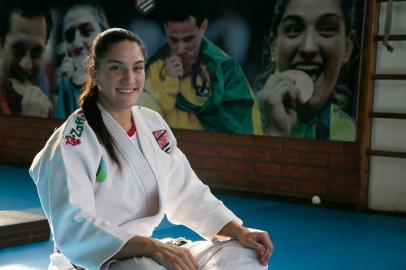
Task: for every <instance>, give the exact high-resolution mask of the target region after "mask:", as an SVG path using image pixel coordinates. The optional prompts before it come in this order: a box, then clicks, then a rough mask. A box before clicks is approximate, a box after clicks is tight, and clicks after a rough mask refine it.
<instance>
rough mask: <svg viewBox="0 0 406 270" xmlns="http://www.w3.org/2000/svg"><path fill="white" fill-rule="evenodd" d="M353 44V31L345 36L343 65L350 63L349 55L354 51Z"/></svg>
mask: <svg viewBox="0 0 406 270" xmlns="http://www.w3.org/2000/svg"><path fill="white" fill-rule="evenodd" d="M354 43H355V31H351V33H350V34H349V35H348V36H347V38H346V41H345V51H344V64H345V63H347V62H348V61H350V59H351V55H352V52H353V50H354Z"/></svg>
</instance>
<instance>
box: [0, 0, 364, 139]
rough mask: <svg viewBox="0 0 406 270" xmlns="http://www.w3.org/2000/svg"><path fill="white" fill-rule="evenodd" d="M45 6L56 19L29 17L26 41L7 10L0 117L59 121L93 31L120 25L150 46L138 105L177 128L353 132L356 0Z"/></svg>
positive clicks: (81, 74)
mask: <svg viewBox="0 0 406 270" xmlns="http://www.w3.org/2000/svg"><path fill="white" fill-rule="evenodd" d="M2 5H5V4H2ZM117 6H120V13H117V12H115V10H117V8H116V7H117ZM48 8H49V9H50V10H51V13H52V16H51V18H52V19H53V20H51V21H50V20H49V17H50V16H48V15H47V16H45V17H44V18H47V20H45V21H43V22H42V24H41V23H38V22H37V23H33V22H32V21H29V20H28V19H27V22H28V24H27V27H30V28H31V31H28V32H29V33H31V34H32V35H33V38H31V37H28V38H25V39H24V41H19V40H14V39H13V37H14V36H16V33H14V32H13V31H14V30H13V29H14V28H13V27H12V26H13V25H14V23H15V19H16V18H17V19H20V18H19V17H18V16H20V17H22V19H26V18H25V17H24V16H25V15H24V13H18V15H16V14H15V13H16V12H15V11H12V10H9V9H7V8H2V11H1V12H2V17H1V20H2V21H3V20H6V22H7V21H8V22H10V23H8V24H6V23H5V24H4V25H5V26H8V29H4V30H3V29H2V31H1V37H0V38H1V41H2V42H1V44H0V45H1V50H0V66H1V68H0V98H1V100H0V101H1V103H0V104H1V106H0V113H1V114H6V115H7V114H11V115H21V116H34V117H51V118H57V119H66V118H67V117H68V116H69V115H70V114H71V113H72V112H73V111H74V110H76V109H78V107H79V102H78V100H79V96H80V92H81V89H82V87H83V85H84V83H85V82H86V79H87V77H86V76H87V74H86V73H87V64H86V57H87V56H88V54H89V51H90V47H91V44H92V40H93V39H94V37H95V36H96V35H97V34H98V33H100V32H102V31H104V30H105V29H108V28H110V27H123V28H126V29H129V30H131V31H133V32H135V33H137V34H138V35H139V36H140V37H141V38H142V39H143V40H144V42H145V44H146V48H147V54H148V61H147V64H146V85H145V89H144V93H143V95H142V96H141V98H140V100H139V102H138V105H141V106H146V107H149V108H151V109H153V110H156V111H158V112H159V113H161V115H162V116H163V117H164V119H165V120H166V121H167V122H168V124H169V125H170V126H171V127H173V128H180V129H193V130H202V131H208V132H221V133H235V134H247V135H264V136H279V137H281V136H282V137H296V138H307V139H321V140H338V141H355V140H356V126H357V106H358V103H359V100H358V96H359V77H360V68H361V67H360V59H361V56H362V54H361V50H360V48H361V47H362V46H361V45H362V29H363V24H364V11H365V3H364V1H363V0H325V1H317V0H309V1H300V0H273V1H263V0H255V1H254V2H252V1H250V3H247V1H243V0H238V1H228V2H226V1H214V0H208V1H193V2H191V1H186V0H173V1H159V0H158V1H157V0H155V1H154V0H134V1H128V0H117V1H114V3H113V2H112V1H107V0H103V1H97V3H96V2H94V1H86V0H75V1H57V2H52V3H50V4H48ZM26 17H28V18H29V16H26ZM17 22H19V21H17ZM264 22H267V23H266V24H264ZM2 25H3V24H2ZM51 26H52V27H51ZM3 28H4V27H3ZM6 28H7V27H6ZM11 30H13V31H11ZM34 40H36V41H37V42H36V43H35V44H31V43H30V42H28V41H34ZM11 41H13V42H11Z"/></svg>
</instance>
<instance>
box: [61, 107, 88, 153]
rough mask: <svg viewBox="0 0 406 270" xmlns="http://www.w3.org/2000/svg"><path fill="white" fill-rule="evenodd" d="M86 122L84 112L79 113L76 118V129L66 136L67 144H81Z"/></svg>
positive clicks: (72, 129)
mask: <svg viewBox="0 0 406 270" xmlns="http://www.w3.org/2000/svg"><path fill="white" fill-rule="evenodd" d="M85 122H86V118H85V115H84V114H83V112H82V111H79V112H78V114H77V116H76V118H75V127H74V128H71V129H70V131H69V134H68V135H66V136H65V143H66V144H70V145H72V146H76V145H78V144H80V143H81V141H80V137H81V136H82V133H83V128H84V124H85Z"/></svg>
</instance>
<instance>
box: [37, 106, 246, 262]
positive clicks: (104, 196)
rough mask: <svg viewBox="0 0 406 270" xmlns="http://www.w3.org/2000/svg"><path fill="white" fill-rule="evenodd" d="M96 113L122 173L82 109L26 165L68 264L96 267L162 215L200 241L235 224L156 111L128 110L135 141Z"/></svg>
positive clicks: (145, 232)
mask: <svg viewBox="0 0 406 270" xmlns="http://www.w3.org/2000/svg"><path fill="white" fill-rule="evenodd" d="M99 108H100V109H101V113H102V117H103V121H104V123H105V125H106V128H107V130H108V132H109V133H110V134H111V136H112V138H113V145H114V148H115V151H116V153H117V155H118V158H119V160H120V162H121V169H120V168H119V167H118V166H117V165H116V164H115V163H114V162H113V161H112V159H111V158H110V157H109V155H108V154H107V151H106V149H105V148H104V146H103V145H102V144H100V143H99V141H98V139H97V137H96V134H95V133H94V131H93V130H92V128H91V127H90V126H89V125H88V123H87V121H86V118H85V116H84V114H83V112H82V111H81V110H77V111H75V112H74V113H73V114H72V115H71V116H70V117H69V118H68V119H67V121H66V122H65V123H64V124H63V125H62V126H61V127H59V128H58V129H57V130H56V131H55V132H54V133H53V135H52V136H51V137H50V139H49V140H48V141H47V143H46V145H45V147H44V148H43V149H42V150H41V151H40V152H39V153H38V154H37V155H36V157H35V159H34V161H33V163H32V165H31V168H30V175H31V177H32V178H33V180H34V182H35V184H36V186H37V189H38V193H39V197H40V201H41V204H42V207H43V209H44V212H45V214H46V216H47V218H48V221H49V224H50V227H51V230H52V234H53V238H54V242H55V244H56V246H57V247H58V248H59V249H60V251H61V252H62V253H63V254H64V255H65V256H66V257H67V258H68V259H69V260H70V261H71V262H72V263H74V264H75V265H78V266H80V267H84V268H86V269H100V268H101V267H102V266H103V264H104V263H105V262H107V261H108V260H109V259H110V258H111V257H112V256H113V255H115V254H116V253H117V252H118V251H119V250H120V249H121V248H122V247H123V246H124V245H125V243H126V242H127V241H128V240H129V239H130V238H132V237H133V236H135V235H140V236H151V235H152V233H153V230H154V228H155V227H156V226H157V225H159V223H160V222H161V220H162V218H163V217H164V215H165V214H166V215H167V217H168V219H169V220H170V221H171V222H172V223H174V224H184V225H186V226H188V227H189V228H191V229H192V230H194V231H196V232H197V233H199V234H200V235H201V236H203V237H204V238H206V239H211V238H212V237H213V236H214V235H215V234H216V233H217V232H218V231H219V230H220V229H221V228H222V227H223V226H224V225H225V224H227V223H228V222H230V221H232V220H235V221H237V222H240V223H241V220H239V219H238V218H237V217H236V216H235V215H234V214H233V213H232V212H231V211H230V210H228V209H227V208H226V207H225V206H224V205H223V203H222V202H221V201H219V200H218V199H216V198H215V197H214V196H213V195H212V193H211V192H210V190H209V188H208V187H207V186H206V185H204V184H203V183H202V182H201V181H200V180H199V178H198V177H197V176H196V174H195V173H194V171H193V170H192V168H191V167H190V164H189V162H188V161H187V159H186V157H185V155H184V154H183V153H182V152H181V150H180V149H179V148H178V147H177V144H176V139H175V137H174V135H173V134H172V132H171V130H170V129H169V127H168V125H167V124H166V123H165V121H164V120H163V119H162V117H161V116H160V115H159V114H158V113H156V112H154V111H152V110H149V109H147V108H144V107H139V106H135V107H133V108H132V115H133V119H134V122H135V125H136V129H137V133H136V134H137V136H138V142H139V143H138V144H137V143H134V141H132V139H131V138H130V137H129V136H128V135H127V133H126V132H125V131H124V130H123V129H122V128H121V127H120V126H119V125H118V124H117V122H116V121H115V120H114V119H113V117H112V116H111V115H110V114H109V113H108V112H107V111H105V110H104V109H103V108H102V107H101V106H99ZM155 203H156V204H157V205H156V206H157V207H153V205H154V204H155Z"/></svg>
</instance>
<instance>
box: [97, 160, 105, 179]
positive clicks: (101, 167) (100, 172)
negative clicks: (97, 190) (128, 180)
mask: <svg viewBox="0 0 406 270" xmlns="http://www.w3.org/2000/svg"><path fill="white" fill-rule="evenodd" d="M106 178H107V166H106V162H105V161H104V160H103V158H102V159H100V163H99V168H97V172H96V182H97V183H101V182H103V181H104V180H106Z"/></svg>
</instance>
